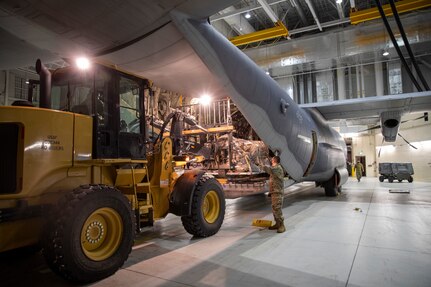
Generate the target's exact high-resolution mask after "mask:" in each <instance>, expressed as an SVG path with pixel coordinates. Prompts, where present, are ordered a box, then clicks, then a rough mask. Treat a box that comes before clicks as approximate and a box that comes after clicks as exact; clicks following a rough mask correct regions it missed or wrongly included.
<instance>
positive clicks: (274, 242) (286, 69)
mask: <svg viewBox="0 0 431 287" xmlns="http://www.w3.org/2000/svg"><path fill="white" fill-rule="evenodd" d="M48 2H49V1H48ZM102 2H103V1H100V2H97V3H96V4H94V5H95V6H94V7H93V6H91V7H87V8H88V11H86V12H85V13H88V15H91V11H95V10H97V9H98V6H99V5H100V6H103V7H104V8H106V9H108V8H109V7H110V6H113V7H117V8H118V11H120V12H119V13H120V14H121V15H122V16H124V15H127V13H130V14H132V13H131V12H130V10H129V9H131V8H130V7H132V8H133V9H134V10H135V12H136V13H143V14H146V13H147V12H145V11H146V7H147V6H148V7H151V8H154V5H158V9H161V10H162V11H163V12H165V11H169V9H173V8H172V7H175V6H176V5H180V4H182V3H183V2H187V1H180V0H179V1H171V3H168V2H169V1H155V2H154V3H153V2H152V1H142V3H134V1H131V0H130V1H124V4H118V3H117V2H116V1H107V2H105V3H102ZM156 2H157V3H156ZM165 2H166V3H165ZM231 2H234V3H233V4H232V5H231V6H229V7H226V8H224V9H223V10H222V11H219V12H217V13H215V14H214V15H212V16H210V17H209V19H208V21H209V23H211V25H212V26H213V27H215V28H216V29H217V30H218V31H219V32H220V33H221V34H223V35H224V36H225V37H226V38H227V39H229V40H231V41H232V42H233V43H236V44H235V45H236V46H237V47H238V48H239V49H240V50H241V51H242V52H244V53H245V54H246V55H247V56H248V57H249V58H250V59H252V60H253V61H254V62H255V63H256V64H257V65H258V66H259V67H260V68H261V69H262V70H263V71H264V72H265V73H266V74H267V75H268V76H269V77H271V78H272V79H273V80H274V81H275V82H277V84H278V85H279V86H280V87H281V88H282V89H283V90H284V91H285V92H286V94H287V95H289V97H290V98H291V99H293V100H294V102H296V103H297V104H299V105H300V106H301V105H303V106H307V105H313V104H317V105H319V104H324V105H325V104H326V105H329V106H330V105H332V104H333V105H336V103H342V102H344V101H348V100H367V99H372V98H374V97H384V96H388V95H403V94H410V93H412V94H415V93H418V92H421V91H422V90H427V89H426V88H425V87H422V86H421V84H422V83H420V88H418V87H417V86H416V85H415V84H414V83H413V82H412V80H411V78H410V75H409V71H408V68H407V67H406V66H405V65H404V64H403V63H402V60H401V59H400V57H399V55H398V54H397V51H396V48H395V47H394V44H393V43H392V41H391V39H390V36H389V35H388V32H387V30H386V29H385V27H384V25H383V23H382V19H381V18H380V16H369V14H361V12H364V11H369V10H372V11H373V12H374V13H376V11H377V8H376V5H375V2H373V1H365V0H343V1H338V0H241V1H231ZM380 2H382V4H385V5H389V2H390V1H380ZM402 2H404V3H406V2H407V4H408V5H406V6H407V7H404V6H403V7H401V6H398V9H399V13H400V19H401V21H402V24H403V28H404V30H405V34H406V35H407V38H408V40H409V44H410V46H411V49H412V51H413V54H414V58H415V61H416V62H417V65H418V67H419V69H420V72H418V70H417V69H416V67H415V65H414V63H413V59H412V58H411V57H410V56H409V55H408V54H407V52H406V50H405V49H406V48H405V44H404V42H403V40H402V35H401V32H399V30H398V28H397V24H396V21H395V19H394V17H390V16H388V21H389V24H390V25H391V27H392V29H393V31H394V34H395V37H396V41H397V43H398V44H399V46H400V47H401V50H402V51H403V54H404V57H405V60H406V63H407V66H408V67H409V69H410V70H412V73H413V76H414V77H415V78H416V79H418V78H419V73H421V74H422V75H423V77H424V80H425V81H426V82H428V84H431V53H430V51H431V21H430V16H431V8H430V7H431V3H430V2H429V1H420V0H403V1H396V2H395V3H397V5H398V4H400V3H402ZM28 3H30V4H28ZM106 3H107V4H106ZM155 3H156V4H155ZM81 4H82V3H81ZM50 5H54V6H55V5H56V4H52V3H50ZM70 5H71V7H70V8H72V6H73V5H72V4H70ZM105 5H106V6H105ZM117 5H119V6H117ZM77 6H79V5H77ZM108 6H109V7H108ZM35 7H37V4H35V1H4V2H3V3H2V4H0V16H1V15H3V16H4V17H3V20H1V19H0V36H1V35H4V36H5V37H4V38H5V39H11V38H10V34H11V31H19V30H20V28H22V27H24V26H25V25H24V24H23V23H26V24H28V23H33V24H34V23H36V25H39V26H41V27H43V29H48V30H50V32H52V30H54V32H55V33H56V35H67V36H68V37H69V38H68V40H70V39H74V40H76V43H80V44H81V43H82V42H86V41H87V40H88V39H86V38H85V36H86V35H84V34H82V35H72V36H70V35H68V33H71V32H70V31H73V30H72V29H69V28H70V27H67V26H66V25H64V26H62V25H59V26H56V27H55V28H53V27H52V25H56V23H57V24H58V23H60V22H59V19H63V20H64V19H69V18H67V17H63V16H67V14H68V13H67V12H65V11H62V12H58V15H61V17H58V18H55V17H51V16H50V13H53V15H54V14H56V12H55V10H52V11H51V10H50V9H51V8H52V7H53V6H49V5H47V6H43V5H41V6H40V11H39V10H37V9H36V8H35ZM75 8H76V7H75ZM32 9H33V10H32ZM92 9H93V10H92ZM388 9H390V8H388ZM35 11H37V13H36V12H35ZM79 11H81V12H83V11H82V10H79ZM107 11H108V10H107ZM39 13H40V14H39ZM85 13H83V14H85ZM10 15H14V16H15V15H18V16H19V17H21V18H23V19H24V20H25V21H23V22H16V23H15V22H13V21H12V22H11V21H9V22H8V20H7V18H8V17H9V16H10ZM77 17H78V16H77ZM82 17H84V16H82ZM138 18H139V16H136V18H133V17H132V16H131V19H130V23H127V24H124V23H123V24H122V25H129V24H130V25H132V24H131V23H132V22H133V19H138ZM77 19H78V18H77ZM81 19H82V18H81ZM69 20H70V19H69ZM31 21H34V22H31ZM65 23H66V22H65ZM18 24H20V25H22V26H20V25H18ZM60 24H61V23H60ZM63 24H64V23H63ZM14 25H16V26H14ZM39 26H38V27H39ZM17 27H18V28H17ZM47 27H48V28H47ZM81 28H82V27H81ZM112 29H113V30H115V29H114V28H112ZM23 30H25V29H24V28H23ZM38 32H40V31H38ZM114 32H115V31H114ZM135 32H136V31H135ZM139 32H140V31H138V32H137V33H139ZM268 33H269V34H270V36H267V34H268ZM24 34H25V33H24ZM40 35H45V34H43V33H42V32H41V34H40ZM128 36H130V35H128ZM29 38H32V37H29ZM29 38H25V39H26V40H21V41H22V42H23V43H25V42H26V41H27V40H28V39H29ZM42 38H43V37H42ZM54 38H55V37H54ZM55 39H56V38H55ZM250 39H251V40H250ZM49 41H53V40H52V39H51V40H49ZM234 41H238V42H234ZM35 42H38V41H37V40H36V41H35ZM118 42H120V41H118ZM50 43H53V42H50ZM115 43H116V42H115ZM14 44H16V43H15V42H13V41H12V40H11V41H10V42H8V43H2V44H1V45H0V52H1V51H2V45H3V48H4V51H6V50H9V49H7V48H8V47H10V46H13V45H14ZM21 44H22V43H21ZM66 44H67V43H66ZM96 44H97V43H92V42H91V41H88V42H86V45H88V46H89V47H90V46H92V45H93V47H94V46H95V45H96ZM116 44H117V43H116ZM31 45H32V44H31ZM31 45H30V46H31ZM17 47H18V44H17ZM41 47H42V48H41ZM27 48H28V47H26V49H27ZM33 48H34V47H33ZM41 52H43V53H45V52H47V51H46V50H44V49H43V45H41V46H40V47H37V49H34V50H32V52H31V53H30V52H29V53H28V54H27V56H28V58H30V57H35V56H36V55H37V53H41ZM50 52H52V51H50ZM17 54H18V53H17ZM48 54H49V53H48V52H47V54H46V55H45V58H46V59H51V60H48V61H45V65H46V67H47V68H48V69H50V70H55V69H59V68H64V67H68V66H69V65H70V64H69V63H68V61H65V60H66V59H62V58H61V57H58V55H54V56H53V55H52V54H49V55H48ZM4 55H6V54H3V56H2V57H3V58H2V61H3V65H1V67H2V68H1V71H0V105H2V106H11V105H12V104H13V103H14V102H16V101H20V100H27V99H28V94H29V91H30V90H31V91H32V100H33V101H32V102H33V104H34V105H35V106H38V105H39V93H40V90H39V87H38V86H37V85H33V83H34V82H35V81H38V80H39V75H38V74H37V73H36V68H35V65H30V64H28V63H29V62H35V61H36V58H34V59H24V58H15V59H14V55H10V56H9V57H5V56H4ZM36 57H37V56H36ZM41 57H43V56H41ZM6 58H8V59H6ZM161 61H162V60H161ZM23 62H26V63H27V64H26V65H24V64H22V63H23ZM14 63H19V65H18V64H16V65H15V66H14ZM155 65H157V63H156V64H155ZM185 70H187V69H185ZM179 73H181V71H180V72H179ZM244 73H247V71H244ZM149 80H151V78H149ZM194 80H196V81H197V82H199V79H194ZM208 95H209V96H210V98H211V102H210V103H209V104H207V103H203V102H202V98H203V97H201V96H203V94H202V95H198V94H187V93H184V92H180V91H179V90H175V89H172V88H171V87H169V88H166V87H164V86H163V85H160V86H159V85H157V83H155V84H154V85H153V86H152V87H151V92H149V91H146V94H145V104H144V106H145V112H146V115H151V118H149V119H147V123H148V126H147V129H148V130H147V132H148V133H149V135H150V138H151V139H152V140H154V139H155V138H156V137H157V136H158V135H159V134H162V135H163V132H166V131H165V129H169V128H170V127H171V126H169V125H168V126H166V127H165V126H164V121H165V120H167V118H168V117H169V116H170V115H171V113H178V112H181V113H184V114H186V115H187V116H185V117H188V116H190V118H191V119H192V121H193V120H194V121H196V122H197V124H198V126H199V128H196V127H195V126H191V125H188V124H185V127H184V130H183V133H184V135H185V136H184V138H183V140H184V143H183V144H184V147H185V148H186V149H187V153H184V154H187V155H188V156H189V155H190V156H191V154H193V157H192V158H191V159H190V158H189V159H187V160H188V161H189V163H188V165H187V169H193V168H196V169H205V170H206V171H207V172H208V173H213V174H214V175H216V176H219V179H220V178H221V179H220V183H221V184H222V186H223V188H224V189H225V190H227V191H228V192H229V193H227V195H226V197H227V198H228V199H227V203H226V213H225V218H224V223H223V225H222V228H221V230H220V232H219V233H217V234H215V235H214V236H212V237H209V238H205V239H201V238H198V237H196V236H193V237H191V236H190V234H188V233H187V232H186V231H184V229H183V228H182V226H181V223H182V222H181V220H180V219H179V218H178V217H175V216H173V215H168V216H167V218H165V219H163V220H160V221H155V222H154V224H153V225H151V226H145V227H143V228H141V233H140V234H139V235H138V236H137V238H136V240H135V245H134V246H133V248H132V252H131V254H130V256H129V259H128V260H127V261H126V262H125V264H124V266H123V267H122V268H121V269H120V270H119V271H118V272H117V273H115V274H114V275H112V276H110V277H108V278H106V279H104V280H101V281H97V282H95V283H93V284H90V285H91V286H268V285H270V286H377V285H379V286H430V283H431V277H430V274H429V267H430V262H431V250H430V247H429V246H431V245H430V243H431V237H430V233H429V230H430V226H431V222H430V219H429V218H430V216H429V215H430V212H431V211H430V208H429V203H430V202H431V199H430V194H429V191H430V190H431V189H430V185H429V183H430V182H431V176H430V174H431V123H430V121H429V120H428V112H427V111H421V112H414V113H409V112H406V113H403V114H402V116H401V118H400V125H399V130H398V131H397V135H398V136H397V137H396V140H395V141H393V142H388V141H385V140H383V135H382V132H381V128H380V125H383V124H382V122H381V118H380V117H379V116H373V117H365V116H364V117H361V116H355V115H352V116H351V117H346V118H345V119H336V120H330V121H329V125H330V126H331V127H333V128H334V129H335V130H336V131H338V132H339V133H340V134H341V135H342V136H343V138H344V140H345V142H346V144H347V155H348V157H347V161H348V167H349V172H350V174H349V175H350V177H349V179H348V181H347V183H346V184H345V185H344V186H343V192H342V193H340V194H339V195H338V196H337V197H334V198H328V197H324V196H323V194H322V188H320V187H316V186H315V185H314V184H312V183H298V184H295V185H293V186H288V185H290V184H291V183H288V179H287V178H286V179H285V185H286V188H285V189H284V205H283V212H284V216H285V218H286V228H287V232H286V233H283V234H276V235H274V233H273V232H270V231H268V230H267V229H266V228H263V227H256V226H250V223H251V221H252V219H256V218H259V219H264V220H272V213H271V198H269V197H267V196H266V194H265V195H263V194H257V195H252V196H244V195H245V193H244V191H243V187H244V186H246V188H247V189H248V190H251V192H250V193H253V192H256V193H262V191H263V190H264V191H266V190H268V183H267V180H268V176H267V175H265V176H264V177H262V175H261V174H260V173H258V172H256V174H257V176H254V175H255V168H256V164H257V163H261V162H265V163H268V162H267V160H268V157H269V156H270V155H272V154H273V153H272V151H271V150H269V149H268V147H267V146H265V144H264V143H263V142H262V141H261V140H260V139H259V137H258V136H257V134H256V132H255V131H254V130H253V128H252V127H251V126H250V124H249V123H248V122H247V120H246V119H245V118H244V117H243V116H242V115H241V112H240V111H239V108H238V107H237V106H236V105H235V102H234V101H232V100H231V99H230V97H229V95H228V94H211V92H209V93H207V94H206V96H208ZM429 102H430V100H428V101H427V104H428V105H429ZM406 103H408V102H406ZM123 104H124V103H123ZM388 105H390V104H388ZM388 108H389V107H388ZM185 122H186V120H185ZM129 128H130V126H129ZM196 146H197V147H199V149H200V150H199V151H200V152H199V153H194V152H193V149H195V147H196ZM357 161H360V162H362V163H363V164H364V167H365V171H364V177H363V178H362V181H361V182H357V181H356V178H355V172H354V171H353V170H352V164H354V163H355V162H357ZM385 162H400V163H404V162H411V163H412V164H413V167H414V175H413V177H414V182H413V183H406V182H400V183H398V182H395V183H393V184H392V183H388V182H383V183H379V182H378V176H379V164H380V163H385ZM160 182H161V181H160ZM229 194H230V195H229ZM247 195H248V194H247ZM229 196H230V197H231V198H229ZM1 218H2V217H1V213H0V222H1ZM0 263H1V265H0V266H1V267H2V268H1V270H2V271H0V274H2V278H5V279H4V280H5V282H6V286H19V285H29V284H32V285H33V286H46V285H53V286H54V285H55V286H70V283H69V282H68V281H66V280H63V279H61V278H60V277H58V276H56V274H55V273H54V272H52V271H50V269H49V268H48V266H47V265H46V263H44V261H43V258H42V255H41V252H40V251H39V249H37V251H36V252H32V251H31V250H30V252H28V250H24V251H19V252H18V253H7V254H0ZM20 270H25V272H26V273H27V274H28V276H27V277H26V278H22V277H20V276H19V271H20Z"/></svg>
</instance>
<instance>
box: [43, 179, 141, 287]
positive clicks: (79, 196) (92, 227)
mask: <svg viewBox="0 0 431 287" xmlns="http://www.w3.org/2000/svg"><path fill="white" fill-rule="evenodd" d="M135 229H136V228H135V219H134V216H133V214H132V210H131V208H130V203H129V201H128V200H127V198H126V197H125V196H124V195H123V194H121V193H120V192H119V191H118V190H117V189H115V188H113V187H109V186H105V185H86V186H81V187H79V188H76V189H74V190H73V191H72V192H71V193H69V194H67V195H66V197H65V198H64V199H63V202H61V203H60V205H59V208H58V211H57V215H56V216H55V219H54V220H52V221H51V223H50V225H49V226H48V229H47V233H46V235H45V237H44V242H43V245H44V249H43V253H44V256H45V259H46V261H47V264H48V265H49V266H50V267H51V269H52V270H53V271H54V272H55V273H57V274H59V275H60V276H62V277H64V278H65V279H67V280H70V281H72V282H76V283H89V282H94V281H97V280H101V279H103V278H106V277H108V276H110V275H112V274H114V273H115V272H116V271H117V270H118V269H119V268H120V267H121V266H122V265H123V263H124V262H125V261H126V259H127V258H128V256H129V253H130V251H131V250H132V245H133V240H134V236H135Z"/></svg>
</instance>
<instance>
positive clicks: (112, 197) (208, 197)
mask: <svg viewBox="0 0 431 287" xmlns="http://www.w3.org/2000/svg"><path fill="white" fill-rule="evenodd" d="M36 70H37V72H38V73H39V75H40V98H39V99H34V98H33V94H34V93H29V99H28V101H18V102H15V103H13V105H12V106H4V107H0V138H1V140H0V252H3V251H7V250H11V249H16V248H19V247H24V246H29V245H34V244H41V245H42V247H43V254H44V256H45V259H46V261H47V263H48V265H49V266H50V267H51V268H52V270H53V271H54V272H56V273H57V274H59V275H61V276H63V277H64V278H66V279H69V280H71V281H74V282H92V281H96V280H100V279H102V278H105V277H107V276H110V275H111V274H113V273H115V272H116V271H117V270H118V269H119V268H120V267H121V266H122V265H123V263H124V262H125V260H126V259H127V258H128V255H129V253H130V251H131V248H132V245H133V241H134V237H135V234H136V232H139V231H140V230H141V229H142V228H143V227H146V226H152V225H153V223H154V221H156V220H158V219H162V218H164V217H165V216H166V215H167V214H168V213H173V214H176V215H178V216H181V220H182V223H183V226H184V228H185V229H186V231H187V232H189V233H190V234H192V235H194V236H199V237H206V236H211V235H213V234H215V233H217V232H218V230H219V229H220V227H221V224H222V222H223V219H224V213H225V198H224V193H223V190H222V187H221V185H220V184H219V183H218V181H217V180H215V179H214V178H213V177H212V176H210V175H207V174H205V173H204V172H201V171H193V172H184V170H183V169H181V168H179V167H178V166H180V165H181V163H177V162H176V161H175V158H178V156H177V154H175V151H177V150H178V147H177V146H176V145H177V144H178V143H177V142H176V141H175V140H172V138H170V137H165V138H156V140H153V141H150V140H149V139H150V137H149V128H148V126H147V121H146V115H145V108H144V104H145V102H146V100H145V97H146V96H145V95H146V94H150V95H151V90H150V83H149V81H147V80H146V79H142V78H139V77H137V76H134V75H130V74H128V73H126V72H123V71H119V70H117V69H115V68H113V67H110V66H106V65H99V64H93V65H92V66H91V68H90V69H89V70H86V71H81V70H79V69H77V68H75V67H68V68H63V69H60V70H56V71H53V72H50V71H48V70H47V69H46V68H45V67H44V66H43V65H42V63H41V62H40V61H39V60H38V62H37V64H36ZM145 91H147V92H145ZM37 100H38V102H39V106H37V105H36V102H37Z"/></svg>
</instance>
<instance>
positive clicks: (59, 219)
mask: <svg viewBox="0 0 431 287" xmlns="http://www.w3.org/2000/svg"><path fill="white" fill-rule="evenodd" d="M97 192H103V193H107V192H115V193H120V192H119V191H118V190H117V189H116V188H114V187H111V186H107V185H101V184H100V185H99V184H96V185H93V184H92V185H83V186H80V187H78V188H75V189H74V190H73V191H72V192H70V193H68V194H66V196H65V197H63V198H62V200H60V202H59V204H58V206H57V208H56V209H55V211H54V212H53V213H52V214H53V217H52V220H51V221H50V222H49V223H48V226H47V228H46V232H45V235H44V237H43V246H44V248H43V255H44V257H45V260H46V262H47V264H48V266H49V267H50V268H51V269H52V270H53V271H54V272H55V273H56V274H58V275H60V276H61V277H63V278H65V279H67V280H69V281H72V282H76V283H89V282H94V281H97V280H100V279H103V278H105V277H107V276H110V275H112V274H113V273H115V272H116V271H117V270H118V268H117V269H116V270H114V271H113V272H112V270H111V271H108V272H106V271H105V272H103V271H102V272H100V273H97V274H94V276H92V277H90V278H89V277H88V276H86V275H82V274H74V273H73V272H71V271H70V270H69V268H68V263H67V260H66V256H65V252H64V250H63V246H64V243H63V242H62V238H65V236H66V234H65V226H66V224H67V222H68V220H69V219H70V218H71V217H73V216H74V211H75V208H77V207H78V206H79V205H80V204H82V201H83V200H84V199H85V198H86V197H87V196H88V195H90V194H92V193H97ZM130 217H131V219H132V225H133V228H132V232H133V234H132V238H134V232H135V229H136V228H135V224H136V223H135V217H134V216H133V214H132V210H131V209H130ZM132 243H133V240H132ZM132 246H133V244H130V248H128V251H127V256H125V259H124V261H125V260H126V259H127V257H128V255H129V254H130V252H131V251H132ZM124 261H123V262H121V264H120V267H121V265H123V264H124Z"/></svg>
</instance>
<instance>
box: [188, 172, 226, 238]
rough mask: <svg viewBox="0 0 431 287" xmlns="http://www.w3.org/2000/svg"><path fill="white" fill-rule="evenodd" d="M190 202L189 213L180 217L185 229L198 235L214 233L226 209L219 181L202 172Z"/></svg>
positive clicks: (218, 227)
mask: <svg viewBox="0 0 431 287" xmlns="http://www.w3.org/2000/svg"><path fill="white" fill-rule="evenodd" d="M191 204H192V207H191V209H192V210H191V215H189V216H182V217H181V221H182V223H183V226H184V228H185V230H186V231H187V232H188V233H190V234H192V235H194V236H198V237H208V236H211V235H214V234H216V233H217V232H218V231H219V229H220V227H221V225H222V223H223V219H224V213H225V209H226V201H225V197H224V192H223V188H222V187H221V185H220V183H219V182H218V181H217V180H216V179H215V178H214V177H213V176H210V175H205V174H204V175H203V176H202V177H201V178H200V180H199V182H198V183H197V186H196V189H195V192H194V194H193V198H192V203H191Z"/></svg>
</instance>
